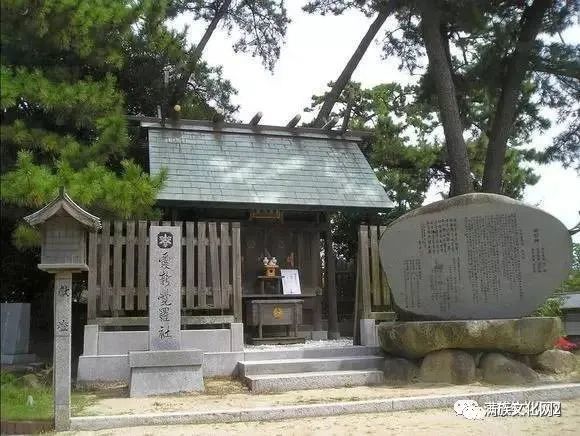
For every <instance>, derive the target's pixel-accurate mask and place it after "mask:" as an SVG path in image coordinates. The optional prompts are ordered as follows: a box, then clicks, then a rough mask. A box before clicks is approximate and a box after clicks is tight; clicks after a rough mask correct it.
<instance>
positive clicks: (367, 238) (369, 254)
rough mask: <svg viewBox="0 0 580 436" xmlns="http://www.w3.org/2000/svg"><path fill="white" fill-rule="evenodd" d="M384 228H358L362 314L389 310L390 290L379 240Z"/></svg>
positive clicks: (358, 280) (363, 226) (365, 226)
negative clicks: (380, 253)
mask: <svg viewBox="0 0 580 436" xmlns="http://www.w3.org/2000/svg"><path fill="white" fill-rule="evenodd" d="M385 229H386V227H385V226H368V225H361V226H360V227H359V239H358V240H359V247H358V268H357V270H358V271H357V286H359V287H360V289H361V291H362V292H361V297H362V298H361V303H362V312H363V313H366V314H368V313H370V312H373V311H375V310H390V309H391V290H390V288H389V284H388V282H387V277H386V276H385V273H384V272H383V268H382V266H381V259H380V255H379V238H380V235H382V234H383V232H384V231H385Z"/></svg>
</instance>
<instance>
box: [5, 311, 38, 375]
mask: <svg viewBox="0 0 580 436" xmlns="http://www.w3.org/2000/svg"><path fill="white" fill-rule="evenodd" d="M0 323H1V324H2V328H1V332H2V334H1V336H2V342H1V343H2V346H1V347H0V352H1V353H0V363H1V364H2V365H22V364H27V363H32V362H34V361H35V360H36V355H34V354H31V353H29V349H28V339H29V336H30V303H2V304H1V312H0Z"/></svg>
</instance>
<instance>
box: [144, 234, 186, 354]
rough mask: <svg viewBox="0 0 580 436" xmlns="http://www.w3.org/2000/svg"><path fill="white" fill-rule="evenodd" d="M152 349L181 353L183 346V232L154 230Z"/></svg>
mask: <svg viewBox="0 0 580 436" xmlns="http://www.w3.org/2000/svg"><path fill="white" fill-rule="evenodd" d="M150 235H151V241H152V242H151V245H150V258H149V292H150V295H149V313H150V317H149V348H150V350H178V349H180V342H181V300H180V296H181V228H180V227H172V226H151V228H150Z"/></svg>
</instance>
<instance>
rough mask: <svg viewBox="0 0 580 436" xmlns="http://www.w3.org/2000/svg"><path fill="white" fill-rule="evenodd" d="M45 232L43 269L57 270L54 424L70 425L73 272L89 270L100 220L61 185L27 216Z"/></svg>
mask: <svg viewBox="0 0 580 436" xmlns="http://www.w3.org/2000/svg"><path fill="white" fill-rule="evenodd" d="M24 220H25V221H26V222H28V224H30V225H31V226H38V227H39V229H40V233H41V235H42V242H41V263H40V264H39V265H38V268H40V269H41V270H43V271H47V272H49V273H51V274H54V353H53V371H54V426H55V429H56V430H57V431H62V430H68V429H69V428H70V388H71V324H72V322H71V310H72V274H73V273H75V272H81V271H87V270H88V267H87V262H86V251H87V245H86V241H87V236H88V232H89V231H91V232H94V231H97V230H98V229H99V228H100V227H101V220H100V219H99V218H97V217H96V216H94V215H91V214H90V213H88V212H86V211H85V210H83V209H82V208H81V207H80V206H79V205H77V204H76V203H75V202H74V201H72V199H71V198H70V197H69V196H68V195H67V194H66V192H65V191H64V189H61V191H60V194H59V196H58V197H57V198H55V199H54V200H53V201H52V202H50V203H49V204H47V205H46V206H45V207H43V208H42V209H40V210H39V211H37V212H35V213H33V214H31V215H28V216H27V217H25V218H24Z"/></svg>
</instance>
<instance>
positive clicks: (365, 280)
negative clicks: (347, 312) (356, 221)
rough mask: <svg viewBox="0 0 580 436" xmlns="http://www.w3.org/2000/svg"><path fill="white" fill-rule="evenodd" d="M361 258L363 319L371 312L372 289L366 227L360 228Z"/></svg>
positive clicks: (367, 230)
mask: <svg viewBox="0 0 580 436" xmlns="http://www.w3.org/2000/svg"><path fill="white" fill-rule="evenodd" d="M358 244H359V256H360V274H361V281H360V286H361V294H362V299H361V301H362V312H363V317H366V316H368V314H369V313H370V312H371V289H370V285H371V284H370V281H371V278H370V271H369V228H368V226H366V225H363V226H360V227H359V236H358Z"/></svg>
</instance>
